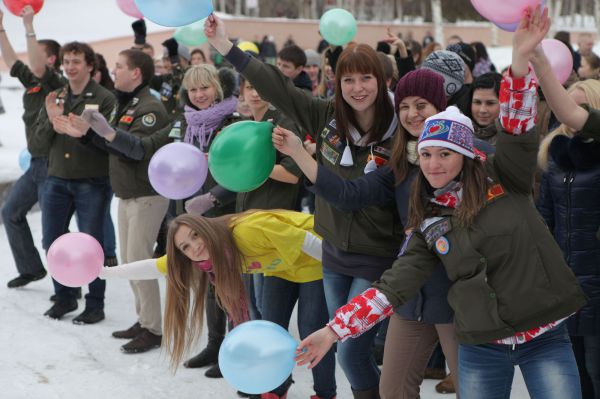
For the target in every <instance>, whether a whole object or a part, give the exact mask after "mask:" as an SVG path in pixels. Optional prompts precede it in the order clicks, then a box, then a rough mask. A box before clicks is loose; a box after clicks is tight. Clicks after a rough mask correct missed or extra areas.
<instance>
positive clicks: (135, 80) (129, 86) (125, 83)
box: [113, 55, 141, 92]
mask: <svg viewBox="0 0 600 399" xmlns="http://www.w3.org/2000/svg"><path fill="white" fill-rule="evenodd" d="M127 61H128V60H127V57H126V56H124V55H119V58H118V59H117V62H116V63H115V69H113V75H114V77H115V89H117V90H120V91H124V92H131V91H133V90H134V89H135V88H136V87H137V85H138V84H140V83H141V78H140V70H139V68H134V69H130V68H129V66H128V65H127Z"/></svg>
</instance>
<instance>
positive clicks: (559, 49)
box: [532, 39, 573, 84]
mask: <svg viewBox="0 0 600 399" xmlns="http://www.w3.org/2000/svg"><path fill="white" fill-rule="evenodd" d="M542 48H543V49H544V53H545V54H546V57H547V58H548V61H549V62H550V68H551V69H552V73H554V76H556V79H558V81H559V82H560V83H561V84H563V83H565V82H566V81H567V79H569V76H571V72H572V71H573V54H571V50H569V48H568V47H567V46H566V45H565V44H564V43H563V42H561V41H560V40H556V39H544V40H542ZM532 69H533V68H532ZM534 75H535V73H534ZM536 79H537V77H536Z"/></svg>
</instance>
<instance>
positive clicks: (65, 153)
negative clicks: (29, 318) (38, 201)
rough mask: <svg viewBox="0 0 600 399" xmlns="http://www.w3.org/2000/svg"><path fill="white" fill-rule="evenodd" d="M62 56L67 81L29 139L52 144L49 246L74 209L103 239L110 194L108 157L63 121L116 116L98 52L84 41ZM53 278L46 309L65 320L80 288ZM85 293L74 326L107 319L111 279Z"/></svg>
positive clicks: (47, 191) (45, 221)
mask: <svg viewBox="0 0 600 399" xmlns="http://www.w3.org/2000/svg"><path fill="white" fill-rule="evenodd" d="M60 59H61V61H62V65H63V70H64V72H65V74H66V76H67V79H68V84H67V85H65V86H64V87H62V88H60V89H58V90H56V91H53V92H51V93H50V94H48V96H47V97H46V102H45V105H46V106H45V109H43V110H42V111H41V112H40V115H39V117H38V118H37V121H36V127H35V131H34V133H33V135H32V137H31V139H30V142H33V143H35V145H47V146H48V148H49V162H48V178H47V180H46V184H45V188H44V194H43V196H42V228H43V246H44V249H46V250H48V249H49V248H50V245H52V243H53V242H54V240H56V239H57V238H58V237H59V236H61V235H62V234H64V233H65V232H66V229H67V227H68V225H69V221H70V218H71V215H72V213H73V211H74V212H75V213H76V214H77V225H78V227H79V231H81V232H83V233H87V234H89V235H91V236H92V237H94V238H95V239H96V240H97V241H98V242H99V243H100V245H103V243H104V220H105V214H106V212H107V207H108V204H109V203H110V197H111V196H112V192H111V188H110V182H109V179H108V155H107V153H106V152H105V150H104V149H102V148H100V147H98V146H96V145H95V144H94V143H93V141H92V140H89V139H86V138H85V137H84V138H81V139H76V138H73V137H70V136H68V135H66V131H65V130H64V129H63V127H62V124H63V123H64V122H65V121H66V120H68V118H69V116H68V115H69V114H74V115H80V114H81V113H82V112H83V111H84V110H85V109H93V110H98V111H100V113H102V114H103V115H104V116H105V117H106V118H107V119H110V117H111V115H114V112H116V111H115V104H116V101H115V97H114V96H113V94H112V93H111V92H110V91H108V90H107V89H105V88H104V87H102V86H100V85H99V84H98V83H96V82H95V81H94V79H92V78H91V77H92V75H93V73H94V68H95V53H94V50H92V48H91V47H90V46H89V45H87V44H85V43H80V42H71V43H67V44H66V45H64V46H63V47H62V48H61V51H60ZM53 282H54V292H55V294H56V302H55V303H54V305H53V306H52V307H51V308H50V309H48V310H47V311H46V313H44V315H45V316H48V317H50V318H52V319H60V318H62V317H63V316H64V315H65V314H66V313H69V312H72V311H74V310H76V309H77V300H76V294H77V289H76V288H71V287H66V286H64V285H62V284H60V283H59V282H58V281H56V280H53ZM88 287H89V293H88V294H87V295H86V296H85V309H84V311H83V313H81V314H80V315H78V316H77V317H75V318H74V319H73V323H75V324H92V323H97V322H99V321H101V320H103V319H104V291H105V288H106V282H105V281H104V280H100V279H98V278H97V279H95V280H94V281H92V282H91V283H90V284H89V285H88Z"/></svg>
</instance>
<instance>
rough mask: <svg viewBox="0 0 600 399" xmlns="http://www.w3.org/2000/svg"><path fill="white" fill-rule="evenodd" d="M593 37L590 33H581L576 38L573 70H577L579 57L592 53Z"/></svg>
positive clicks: (579, 64) (579, 62)
mask: <svg viewBox="0 0 600 399" xmlns="http://www.w3.org/2000/svg"><path fill="white" fill-rule="evenodd" d="M593 48H594V36H593V35H592V34H591V33H590V32H582V33H580V34H579V36H578V37H577V51H575V54H573V69H574V70H575V71H577V70H579V67H580V66H581V57H584V56H586V55H590V54H591V53H593Z"/></svg>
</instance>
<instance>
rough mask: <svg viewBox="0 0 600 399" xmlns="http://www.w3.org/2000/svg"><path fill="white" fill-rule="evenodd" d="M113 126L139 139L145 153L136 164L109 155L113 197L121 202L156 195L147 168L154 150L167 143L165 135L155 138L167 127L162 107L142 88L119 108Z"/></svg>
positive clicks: (167, 117)
mask: <svg viewBox="0 0 600 399" xmlns="http://www.w3.org/2000/svg"><path fill="white" fill-rule="evenodd" d="M113 125H114V126H115V127H116V128H117V129H118V130H121V131H123V132H126V133H128V134H133V135H135V136H137V137H139V138H140V139H142V144H144V150H145V151H144V158H143V159H141V160H139V161H135V160H132V159H130V158H127V157H124V156H119V155H116V154H111V155H110V157H109V172H110V173H109V174H110V184H111V186H112V189H113V191H114V193H115V195H116V196H117V197H119V198H122V199H128V198H136V197H143V196H149V195H157V194H156V192H155V191H154V189H153V188H152V185H151V184H150V180H149V178H148V165H149V163H150V159H151V158H152V156H153V155H154V153H155V152H156V150H158V149H159V148H160V147H162V146H163V145H165V144H167V143H168V142H169V141H170V140H169V138H168V136H167V135H166V134H158V133H159V132H161V131H163V132H164V130H165V129H166V128H168V127H169V125H170V123H169V116H168V114H167V111H166V110H165V107H164V106H163V105H162V103H161V102H160V101H159V100H157V99H156V98H155V97H154V96H153V95H152V94H150V89H149V88H148V86H144V87H142V88H141V89H140V90H139V91H138V92H137V93H136V95H135V97H133V98H132V99H131V100H130V101H129V102H128V103H127V104H126V105H125V106H124V107H122V108H121V110H120V112H119V113H118V114H117V116H116V118H115V120H114V123H113Z"/></svg>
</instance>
